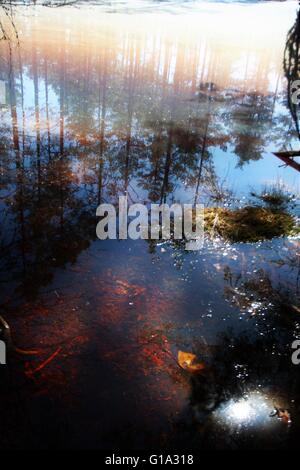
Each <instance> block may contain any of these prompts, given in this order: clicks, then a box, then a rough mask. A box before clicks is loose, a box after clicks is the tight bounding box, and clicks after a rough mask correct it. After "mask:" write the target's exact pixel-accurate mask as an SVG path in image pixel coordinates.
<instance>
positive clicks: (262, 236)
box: [204, 206, 300, 242]
mask: <svg viewBox="0 0 300 470" xmlns="http://www.w3.org/2000/svg"><path fill="white" fill-rule="evenodd" d="M204 220H205V230H206V231H207V232H209V233H211V234H212V236H214V235H216V234H218V235H220V236H221V237H223V238H224V239H226V240H230V241H232V242H257V241H260V240H267V239H271V238H274V237H280V236H288V235H293V234H296V233H299V232H300V229H299V227H298V226H297V225H296V222H295V219H294V217H293V216H291V215H290V214H288V213H286V212H284V211H279V210H272V209H270V208H265V207H258V206H247V207H244V208H242V209H235V210H231V209H224V208H217V207H216V208H206V209H205V212H204Z"/></svg>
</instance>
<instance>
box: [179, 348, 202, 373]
mask: <svg viewBox="0 0 300 470" xmlns="http://www.w3.org/2000/svg"><path fill="white" fill-rule="evenodd" d="M196 359H197V356H196V355H195V354H192V353H188V352H184V351H178V364H179V365H180V367H181V368H182V369H184V370H187V371H188V372H192V373H194V374H195V373H197V372H200V371H201V370H203V369H204V368H205V364H204V363H203V362H195V361H196Z"/></svg>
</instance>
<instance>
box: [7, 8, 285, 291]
mask: <svg viewBox="0 0 300 470" xmlns="http://www.w3.org/2000/svg"><path fill="white" fill-rule="evenodd" d="M49 14H50V15H55V14H56V13H53V12H51V13H49ZM55 19H56V20H57V23H55ZM18 20H19V23H18V21H17V23H16V24H17V26H18V28H19V30H20V43H19V45H18V41H17V40H16V38H15V34H14V31H12V32H11V35H10V36H11V39H12V40H11V41H8V40H6V41H2V42H1V44H0V48H1V53H2V65H1V78H2V79H4V80H5V81H6V82H7V85H8V95H9V100H8V102H9V105H8V107H7V108H6V109H2V114H3V119H2V125H1V164H0V165H1V170H0V171H1V180H0V181H1V218H2V220H3V221H5V223H3V224H2V230H1V252H2V253H3V255H4V256H3V257H2V259H1V273H2V276H6V273H7V272H10V273H17V274H16V275H17V279H23V280H25V284H26V285H29V284H30V285H31V288H32V286H34V285H36V286H38V285H40V284H45V283H47V282H48V281H49V279H50V278H51V272H52V268H54V267H55V266H60V265H64V264H65V263H66V262H67V261H69V262H73V261H75V260H76V257H77V255H78V254H79V253H80V252H81V251H82V249H84V248H86V247H87V246H88V245H89V242H90V241H91V240H92V239H93V237H94V227H95V208H96V206H97V205H98V204H99V203H100V202H102V201H108V200H109V201H114V200H115V199H116V197H117V196H118V195H119V194H124V193H125V192H126V193H127V194H128V196H129V197H130V199H131V200H135V201H137V200H138V199H139V200H148V201H155V202H156V201H164V200H166V199H167V198H169V199H171V200H172V199H175V198H176V194H175V191H176V189H178V188H181V187H182V188H189V189H190V190H191V193H192V194H193V197H192V200H193V201H195V202H196V201H197V200H199V199H201V197H202V195H203V194H204V193H205V194H207V195H209V196H210V197H211V200H212V201H213V202H214V203H216V202H217V203H219V202H222V199H223V197H226V196H227V195H228V193H227V192H226V189H225V188H224V187H223V182H222V181H219V180H218V178H217V175H216V172H215V168H214V160H213V155H214V150H215V149H220V150H221V151H223V152H226V151H228V152H232V153H234V154H235V155H237V156H238V158H239V165H241V166H242V165H243V164H244V163H245V162H247V161H249V160H257V159H259V158H260V157H261V154H262V152H263V150H264V148H265V147H266V146H267V144H268V143H269V142H270V141H272V142H274V141H276V143H277V145H278V146H279V145H281V146H282V145H283V144H284V143H285V141H289V139H290V137H291V135H292V134H293V131H292V124H291V123H290V120H289V119H288V118H287V116H286V115H285V114H283V115H278V113H275V106H276V99H277V98H278V97H280V94H281V91H280V67H279V63H280V61H279V60H277V57H276V55H275V52H274V48H273V49H272V51H271V52H270V53H269V54H268V55H266V54H265V53H263V52H261V51H259V50H258V49H256V46H255V45H254V46H253V45H249V44H248V46H247V47H248V56H247V57H246V62H245V67H242V70H240V77H239V78H235V79H233V78H232V74H233V70H236V63H237V62H238V61H239V60H240V58H241V57H240V52H239V51H236V50H233V52H232V57H227V60H226V61H224V60H223V61H219V60H218V57H219V55H220V54H221V55H224V54H227V53H226V52H224V51H225V46H224V51H223V49H222V50H221V49H220V48H221V42H220V41H221V39H220V38H219V37H218V38H216V39H215V40H214V39H212V38H207V37H205V36H204V37H203V38H200V39H202V40H201V41H195V40H194V39H195V38H194V36H193V34H194V33H195V32H194V31H192V32H191V36H190V37H185V38H184V39H185V40H183V36H182V35H183V33H182V31H179V32H178V35H177V36H176V34H175V32H173V33H172V37H169V36H167V35H165V34H164V33H163V32H162V30H161V29H160V28H159V27H158V28H157V29H154V30H153V31H152V32H151V33H150V30H149V28H148V29H147V30H146V31H144V32H141V31H140V29H138V30H137V32H136V33H134V28H133V27H132V25H131V26H128V28H125V29H124V28H123V30H122V29H120V28H118V24H115V25H114V27H113V28H112V27H111V26H105V24H104V23H102V27H103V29H102V30H101V32H97V33H95V34H96V37H93V34H92V33H90V32H88V30H87V25H86V24H85V22H84V21H83V24H82V27H83V29H82V30H81V29H80V27H79V23H78V16H77V17H76V19H75V20H74V21H73V22H72V24H70V25H69V27H68V28H66V24H64V22H63V21H58V16H56V17H55V18H52V24H53V25H54V24H57V31H51V30H49V31H48V30H47V29H46V31H45V32H43V38H44V40H43V41H41V38H40V36H39V34H38V30H39V21H38V19H29V18H23V19H22V18H19V19H18ZM95 31H98V30H97V29H95ZM13 38H15V39H13ZM171 39H172V42H171ZM198 39H199V38H198ZM243 47H246V46H245V45H244V44H243ZM277 47H278V45H277ZM246 51H247V49H246ZM244 52H245V51H244ZM253 54H257V60H256V61H255V69H254V70H253V60H252V56H253ZM250 65H251V67H250ZM248 67H249V70H250V69H251V73H250V71H249V74H248V72H247V70H248ZM274 67H275V69H276V74H277V77H276V83H277V85H276V88H275V90H274V92H270V89H271V85H270V83H269V71H270V69H274ZM246 90H247V91H246ZM270 130H271V131H270ZM11 143H12V144H13V145H11ZM75 228H76V229H75ZM8 247H9V248H10V250H9V251H8ZM13 276H14V280H16V278H15V274H13ZM11 280H12V279H6V281H11ZM33 280H34V282H32V281H33Z"/></svg>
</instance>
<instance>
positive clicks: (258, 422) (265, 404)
mask: <svg viewBox="0 0 300 470" xmlns="http://www.w3.org/2000/svg"><path fill="white" fill-rule="evenodd" d="M273 410H274V405H273V401H272V400H271V399H269V398H268V397H267V396H265V395H263V394H261V393H260V392H251V393H249V394H245V395H244V396H242V397H241V398H240V399H238V400H236V399H230V400H228V401H227V402H226V403H224V404H222V405H221V406H220V408H219V409H218V410H217V411H216V412H215V418H216V419H217V421H218V422H219V423H220V424H222V423H223V424H226V425H227V426H229V427H232V428H236V427H238V428H240V427H245V428H247V427H259V428H262V427H266V426H273V425H274V424H276V422H277V420H275V419H274V418H272V417H271V416H270V415H271V413H272V411H273Z"/></svg>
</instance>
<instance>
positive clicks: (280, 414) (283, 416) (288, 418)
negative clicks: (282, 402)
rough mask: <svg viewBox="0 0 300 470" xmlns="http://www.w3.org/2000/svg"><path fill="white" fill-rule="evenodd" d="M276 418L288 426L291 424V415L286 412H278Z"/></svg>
mask: <svg viewBox="0 0 300 470" xmlns="http://www.w3.org/2000/svg"><path fill="white" fill-rule="evenodd" d="M278 418H279V419H281V420H282V421H284V422H285V423H286V424H290V423H291V422H292V420H291V415H290V413H289V412H288V410H282V409H280V410H278Z"/></svg>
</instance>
